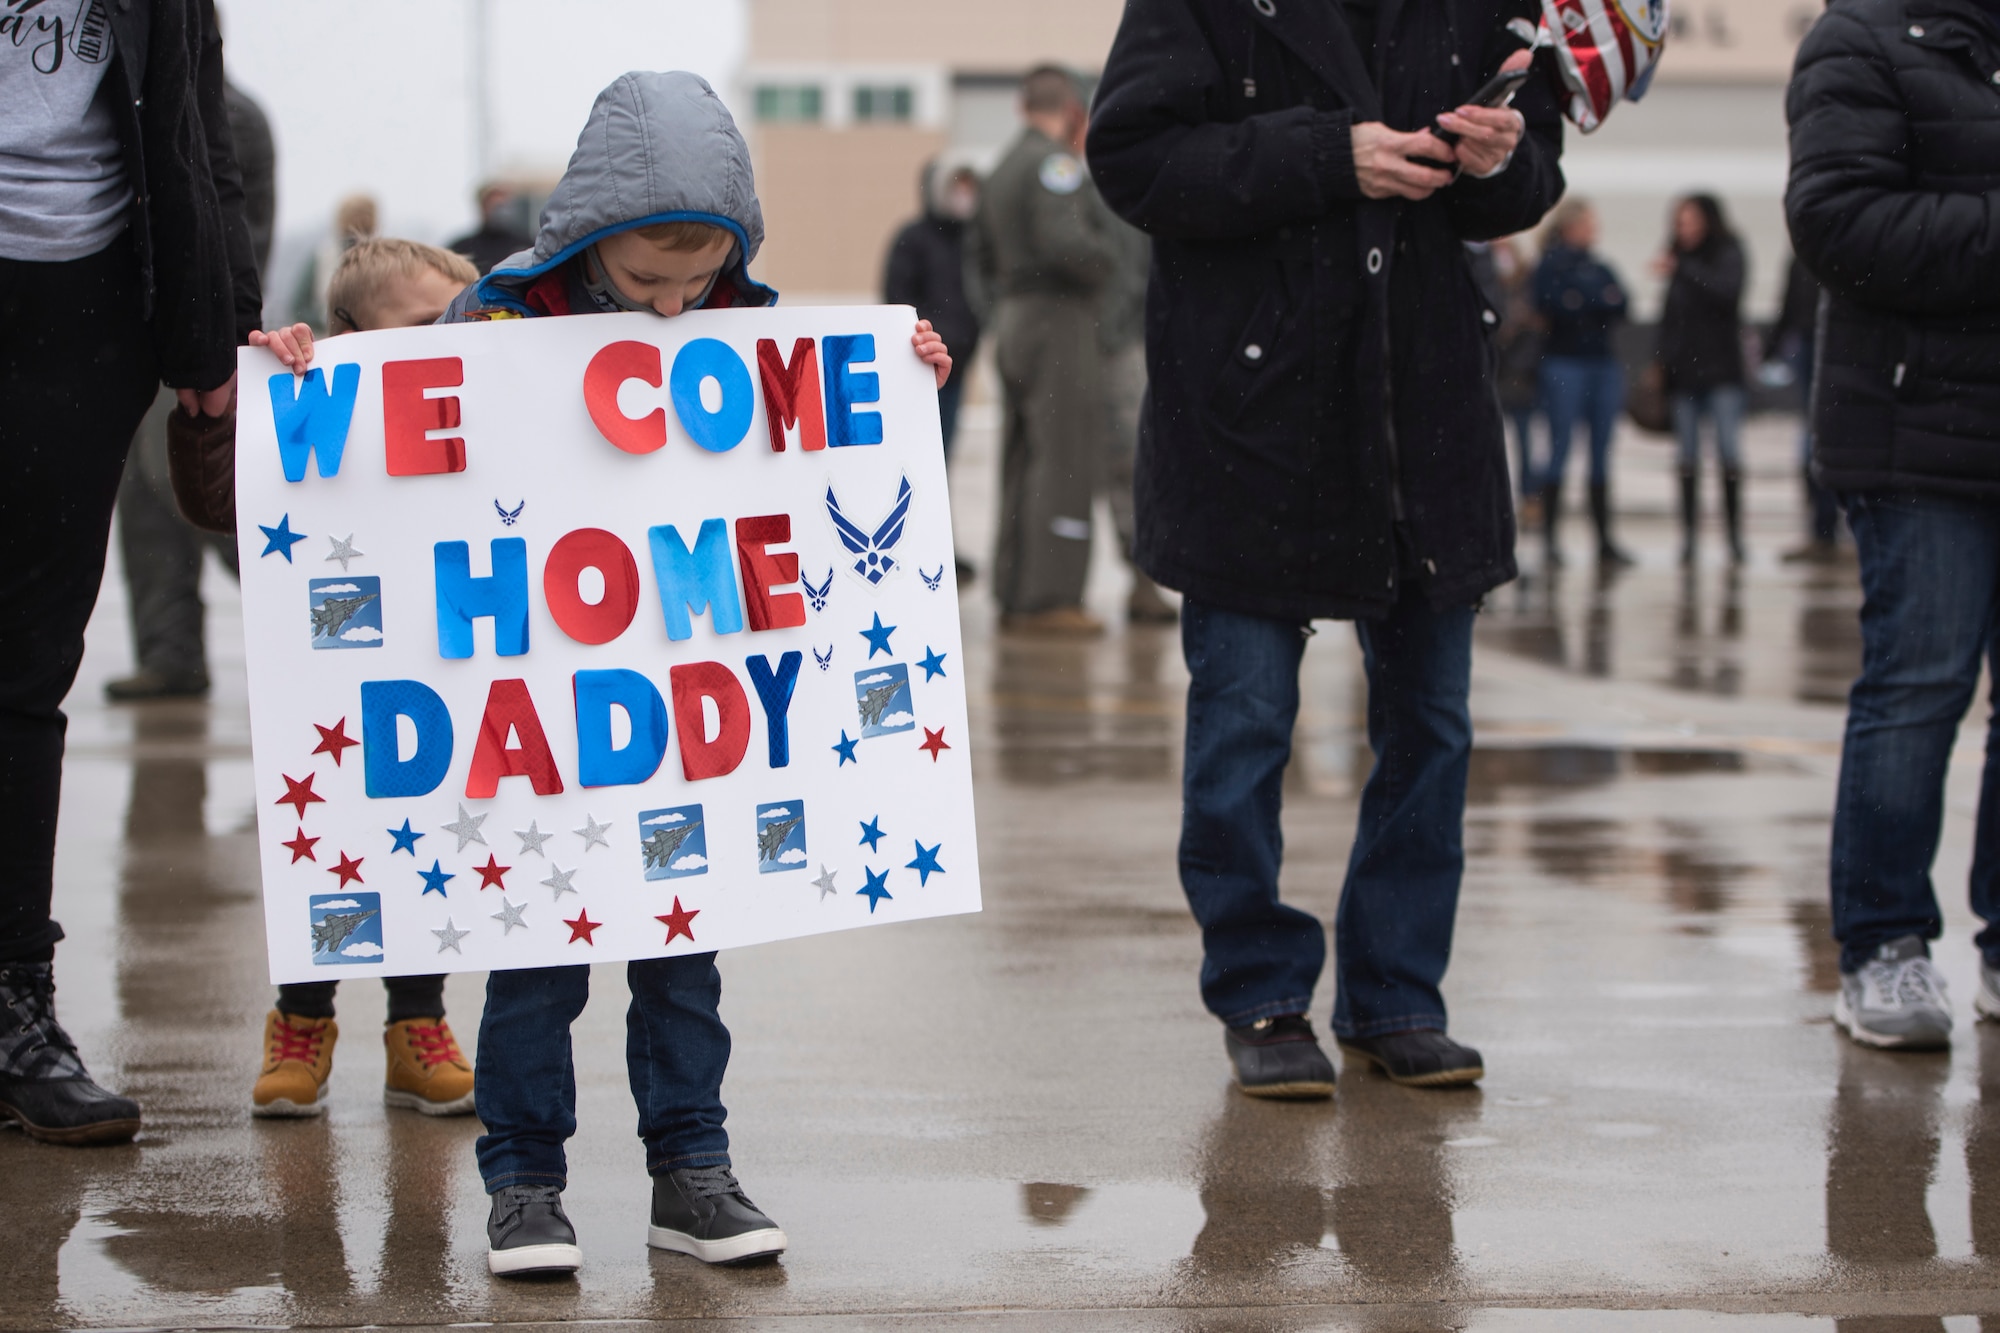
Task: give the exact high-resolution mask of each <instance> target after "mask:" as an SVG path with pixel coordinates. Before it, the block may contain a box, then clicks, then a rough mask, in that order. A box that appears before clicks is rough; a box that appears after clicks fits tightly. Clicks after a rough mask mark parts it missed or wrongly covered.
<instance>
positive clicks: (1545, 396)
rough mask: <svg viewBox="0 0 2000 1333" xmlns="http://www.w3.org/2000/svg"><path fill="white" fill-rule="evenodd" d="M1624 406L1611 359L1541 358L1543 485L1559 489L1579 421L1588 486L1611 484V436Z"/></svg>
mask: <svg viewBox="0 0 2000 1333" xmlns="http://www.w3.org/2000/svg"><path fill="white" fill-rule="evenodd" d="M1624 406H1625V370H1624V367H1622V366H1620V365H1619V364H1618V360H1617V358H1616V357H1609V356H1545V357H1543V358H1542V409H1543V410H1544V411H1545V412H1547V413H1548V414H1549V464H1548V466H1547V467H1546V468H1544V469H1543V470H1542V485H1543V486H1545V487H1554V488H1556V489H1558V490H1560V489H1561V488H1562V484H1563V473H1564V471H1565V470H1566V469H1567V468H1568V467H1569V437H1570V435H1571V433H1572V432H1573V431H1575V429H1576V424H1577V422H1579V421H1582V422H1584V423H1586V424H1587V425H1588V426H1589V428H1590V480H1591V482H1592V483H1593V484H1602V483H1604V482H1608V481H1610V480H1611V433H1612V431H1613V430H1614V429H1616V428H1617V425H1618V413H1619V412H1620V411H1622V410H1623V409H1624Z"/></svg>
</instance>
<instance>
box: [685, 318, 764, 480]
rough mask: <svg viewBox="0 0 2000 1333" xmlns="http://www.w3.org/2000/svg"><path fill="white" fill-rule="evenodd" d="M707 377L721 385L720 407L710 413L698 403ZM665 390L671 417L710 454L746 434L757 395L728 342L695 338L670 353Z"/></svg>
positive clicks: (726, 448)
mask: <svg viewBox="0 0 2000 1333" xmlns="http://www.w3.org/2000/svg"><path fill="white" fill-rule="evenodd" d="M711 378H712V379H714V381H715V382H716V383H717V384H719V385H721V386H722V406H721V407H719V408H717V409H716V410H715V411H713V412H711V411H709V410H708V409H707V408H706V407H704V406H702V402H701V382H702V381H703V380H705V379H711ZM667 387H668V388H669V389H671V390H672V391H673V395H674V415H676V416H678V417H679V418H680V419H681V426H682V428H683V429H685V430H686V431H687V433H688V438H689V439H691V440H693V441H694V442H695V443H696V444H698V445H700V446H701V447H702V448H704V449H706V450H708V451H709V452H710V453H712V454H722V453H727V452H729V451H730V450H731V449H734V448H735V447H736V446H737V445H739V444H741V443H743V437H744V436H745V435H747V434H749V433H750V414H751V410H752V408H753V406H754V405H755V403H756V400H757V395H756V391H755V390H753V389H752V388H751V387H750V370H749V368H748V367H747V366H745V365H744V364H743V358H742V357H740V356H738V355H736V353H735V352H734V351H733V350H731V348H730V346H729V344H728V343H726V342H720V341H718V340H717V339H714V338H696V339H695V340H694V341H693V342H691V343H689V344H688V345H687V346H685V347H683V348H681V350H680V351H678V352H676V353H675V354H674V369H673V373H672V374H671V375H670V376H668V378H667Z"/></svg>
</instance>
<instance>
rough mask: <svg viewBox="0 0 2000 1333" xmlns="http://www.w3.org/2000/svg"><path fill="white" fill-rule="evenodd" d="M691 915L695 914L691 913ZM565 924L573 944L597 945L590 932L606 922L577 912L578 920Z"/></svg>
mask: <svg viewBox="0 0 2000 1333" xmlns="http://www.w3.org/2000/svg"><path fill="white" fill-rule="evenodd" d="M689 915H693V914H692V913H689ZM563 924H564V925H565V926H568V927H569V942H570V943H571V944H575V943H576V942H577V941H578V940H582V941H583V942H584V943H585V944H589V945H595V944H596V943H597V941H596V940H594V939H592V938H590V932H591V931H593V930H596V929H597V928H598V927H599V926H601V925H603V924H604V923H603V922H602V921H592V920H591V919H590V913H588V912H578V913H577V914H576V920H574V921H565V922H563ZM688 938H689V939H693V938H694V936H692V935H690V936H688Z"/></svg>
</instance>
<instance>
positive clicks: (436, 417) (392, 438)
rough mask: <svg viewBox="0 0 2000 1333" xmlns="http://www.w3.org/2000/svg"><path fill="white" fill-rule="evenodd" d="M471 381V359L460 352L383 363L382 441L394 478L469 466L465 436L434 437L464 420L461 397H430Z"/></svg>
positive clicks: (461, 470)
mask: <svg viewBox="0 0 2000 1333" xmlns="http://www.w3.org/2000/svg"><path fill="white" fill-rule="evenodd" d="M463 383H465V363H464V362H462V361H460V360H459V359H458V358H457V357H455V356H439V357H433V358H431V359H430V360H428V361H389V362H385V363H384V364H383V366H382V446H383V449H382V451H383V453H384V454H385V455H386V456H387V460H388V464H389V475H390V476H392V477H422V476H427V475H429V474H431V473H434V472H463V471H465V441H464V440H462V439H460V438H459V437H458V436H456V435H448V436H446V437H445V438H444V439H441V440H433V439H431V438H430V435H429V432H431V431H434V430H450V429H451V428H453V427H454V426H456V425H458V399H457V398H456V397H454V396H452V395H450V394H446V395H445V396H443V397H441V398H426V397H424V390H426V389H455V388H457V387H458V386H459V385H461V384H463Z"/></svg>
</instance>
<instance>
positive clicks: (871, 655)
mask: <svg viewBox="0 0 2000 1333" xmlns="http://www.w3.org/2000/svg"><path fill="white" fill-rule="evenodd" d="M895 632H896V627H895V626H894V625H885V624H883V623H882V613H881V612H880V611H877V612H876V613H875V627H874V628H873V629H864V630H862V631H860V634H861V637H862V638H864V639H866V640H868V660H869V661H871V662H872V661H874V660H875V654H877V653H880V654H882V656H884V657H894V656H895V655H896V654H895V650H893V649H892V648H890V647H889V636H890V635H891V634H894V633H895Z"/></svg>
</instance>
